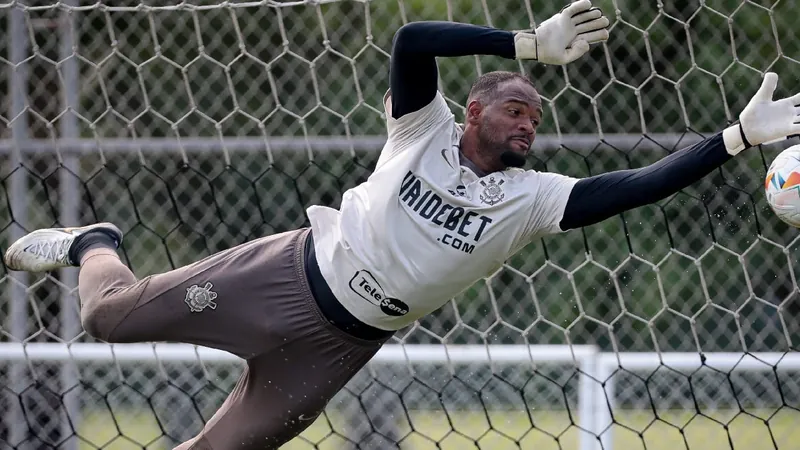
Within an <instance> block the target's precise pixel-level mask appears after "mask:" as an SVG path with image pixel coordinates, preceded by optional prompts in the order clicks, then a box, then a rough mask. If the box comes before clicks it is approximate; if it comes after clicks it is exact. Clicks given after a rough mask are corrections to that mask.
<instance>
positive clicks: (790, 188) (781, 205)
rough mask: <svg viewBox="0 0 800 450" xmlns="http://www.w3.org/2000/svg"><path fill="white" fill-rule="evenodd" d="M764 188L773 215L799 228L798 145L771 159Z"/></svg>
mask: <svg viewBox="0 0 800 450" xmlns="http://www.w3.org/2000/svg"><path fill="white" fill-rule="evenodd" d="M764 189H765V190H766V193H767V203H768V204H769V207H770V208H772V211H774V212H775V215H776V216H778V218H779V219H781V220H782V221H784V222H786V223H788V224H789V225H791V226H793V227H797V228H800V145H793V146H791V147H789V148H787V149H786V150H784V151H782V152H781V153H780V154H779V155H778V156H777V157H776V158H775V160H774V161H772V164H770V166H769V169H768V170H767V178H766V181H765V183H764Z"/></svg>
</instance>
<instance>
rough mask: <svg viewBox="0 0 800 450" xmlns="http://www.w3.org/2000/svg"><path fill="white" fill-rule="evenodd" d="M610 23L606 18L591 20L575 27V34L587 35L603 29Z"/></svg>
mask: <svg viewBox="0 0 800 450" xmlns="http://www.w3.org/2000/svg"><path fill="white" fill-rule="evenodd" d="M609 23H610V22H609V21H608V17H601V18H599V19H596V20H592V21H589V22H584V23H582V24H580V25H577V26H575V32H576V33H578V34H582V33H588V32H590V31H595V30H602V29H605V28H606V27H607V26H608V24H609Z"/></svg>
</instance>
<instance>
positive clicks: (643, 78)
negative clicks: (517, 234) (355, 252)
mask: <svg viewBox="0 0 800 450" xmlns="http://www.w3.org/2000/svg"><path fill="white" fill-rule="evenodd" d="M595 4H596V5H597V6H599V7H601V8H602V9H603V11H604V12H605V13H606V14H607V15H608V16H609V18H610V19H611V20H612V25H611V27H610V31H611V38H610V39H609V41H608V43H607V44H606V45H603V46H596V47H595V48H593V49H592V50H591V52H590V53H589V54H588V55H586V56H585V57H583V58H582V59H580V60H578V61H576V62H575V63H573V64H571V65H569V66H566V67H554V66H544V65H539V64H536V63H530V62H519V61H511V60H505V59H501V58H498V57H488V56H480V57H462V58H441V59H439V71H440V89H441V91H442V92H443V94H444V95H445V97H446V99H447V101H448V103H449V105H450V107H451V108H452V110H453V112H454V114H455V115H456V117H457V118H458V119H459V120H460V119H461V118H463V113H464V103H465V99H466V95H467V92H468V90H469V88H470V85H471V82H472V80H473V79H474V78H475V77H476V76H477V75H479V74H481V73H485V72H487V71H491V70H498V69H503V70H511V71H517V72H524V73H526V74H528V75H529V76H530V77H531V78H532V79H533V80H534V82H535V84H536V86H537V88H538V90H539V92H540V93H541V95H542V98H543V101H544V117H543V122H542V125H541V127H540V128H539V131H538V137H537V139H536V143H535V145H534V151H533V153H532V155H531V156H530V158H529V161H528V166H527V168H529V169H535V170H542V171H554V172H559V173H564V174H567V175H572V176H576V177H583V176H589V175H593V174H597V173H601V172H605V171H611V170H618V169H628V168H635V167H641V166H644V165H647V164H650V163H652V162H655V161H657V160H658V159H660V158H662V157H664V156H666V155H668V154H670V153H671V152H674V151H676V150H678V149H680V148H683V147H685V146H687V145H690V144H692V143H695V142H698V141H699V140H701V139H703V138H706V137H709V136H711V135H713V134H714V133H715V132H716V131H717V130H721V129H722V128H723V127H724V126H726V125H727V124H728V123H730V122H731V121H733V120H735V119H736V117H737V115H738V114H739V112H740V111H741V110H742V108H743V107H744V106H745V104H746V102H747V100H748V99H749V98H750V96H751V95H752V94H753V93H754V92H755V91H756V89H757V88H758V86H759V85H760V82H761V74H763V73H764V72H766V71H767V70H771V71H775V72H777V73H778V74H779V75H780V76H781V82H780V83H779V87H778V92H777V93H776V95H779V96H786V95H788V94H789V93H790V92H792V93H793V92H796V91H797V89H798V86H799V85H798V83H797V80H798V78H797V76H796V75H795V74H796V72H797V70H798V69H800V66H799V65H798V61H799V60H800V46H799V45H798V42H800V41H799V40H798V39H797V36H796V35H795V27H794V18H795V17H796V11H795V9H796V8H795V3H794V2H792V1H780V0H779V1H776V2H770V1H766V0H753V1H740V0H706V1H699V0H678V1H669V2H661V1H660V0H659V1H648V2H638V1H633V0H598V1H596V2H595ZM562 6H563V4H562V2H527V1H521V0H508V1H502V2H500V1H491V2H488V1H478V0H473V1H467V0H459V1H454V0H371V1H363V0H360V1H355V0H353V1H345V0H343V1H335V0H307V1H299V0H298V1H272V0H263V1H258V2H240V1H233V2H227V1H226V2H206V1H193V0H189V1H186V2H177V1H174V0H152V1H151V0H123V1H116V2H88V1H78V0H65V1H61V2H52V1H48V0H43V1H29V0H23V1H14V2H4V3H0V33H1V35H2V36H3V37H4V38H3V39H0V92H2V93H3V95H0V252H1V251H3V250H4V249H5V248H7V246H8V245H9V243H10V242H11V241H13V240H14V239H16V238H17V237H19V236H21V235H22V234H24V233H25V232H27V231H30V230H33V229H36V228H41V227H50V226H58V225H63V226H67V225H75V224H86V223H91V222H96V221H113V222H115V223H116V224H118V225H119V226H120V227H121V228H122V229H123V231H124V232H125V234H126V239H125V243H124V244H123V247H122V251H121V255H122V256H123V258H124V261H125V262H126V263H127V264H129V266H130V267H131V268H132V270H133V271H134V272H135V274H136V275H137V276H139V277H143V276H146V275H149V274H153V273H158V272H162V271H166V270H170V269H172V268H175V267H179V266H182V265H185V264H188V263H190V262H193V261H196V260H197V259H200V258H201V257H204V256H207V255H209V254H211V253H214V252H217V251H220V250H223V249H225V248H228V247H230V246H233V245H236V244H240V243H242V242H245V241H247V240H249V239H252V238H255V237H259V236H263V235H267V234H271V233H276V232H281V231H286V230H290V229H294V228H297V227H301V226H306V225H307V221H306V217H305V214H304V210H305V208H306V207H307V206H309V205H311V204H323V205H331V206H337V205H338V203H339V201H340V199H341V193H342V192H343V191H344V190H346V189H348V188H349V187H352V186H354V185H356V184H358V183H359V182H361V181H362V180H364V179H366V177H367V176H368V175H369V174H370V171H371V170H372V168H373V167H374V165H375V163H376V161H377V158H378V152H379V150H380V148H381V146H382V144H383V142H384V141H385V126H384V121H385V117H384V115H383V108H382V105H381V98H382V96H383V94H384V92H385V91H386V90H387V89H388V87H389V86H388V83H389V81H388V74H389V52H390V49H391V40H392V36H393V34H394V32H395V31H396V30H397V29H398V28H399V27H400V26H401V25H402V24H403V23H407V22H410V21H416V20H450V21H460V22H468V23H474V24H481V25H491V26H494V27H498V28H503V29H509V30H524V29H530V28H531V27H532V26H535V24H536V23H540V22H541V21H543V20H544V19H546V18H547V17H549V16H550V15H552V14H554V13H555V12H557V11H558V10H559V9H560V8H561V7H562ZM789 143H793V142H789ZM789 143H785V144H782V145H783V146H781V145H775V146H770V147H767V148H756V149H751V150H748V151H746V152H744V153H742V154H740V155H739V156H737V157H736V159H735V160H733V161H730V162H729V163H727V164H726V165H725V166H724V167H722V168H721V169H720V170H718V171H715V172H714V173H713V174H712V175H710V176H708V177H707V178H706V179H704V180H702V181H700V182H698V183H696V184H694V185H692V186H690V187H688V188H686V189H684V190H683V191H682V192H680V193H679V194H676V195H674V196H671V197H669V198H667V199H665V200H664V201H661V202H659V203H657V204H654V205H650V206H646V207H642V208H638V209H636V210H633V211H629V212H626V213H624V214H621V215H619V216H617V217H614V218H611V219H608V220H606V221H604V222H602V223H600V224H597V225H594V226H591V227H586V228H583V229H578V230H573V231H570V232H568V233H564V234H561V235H557V236H551V237H547V238H545V239H542V240H539V241H536V242H533V243H532V244H531V245H529V246H528V247H526V248H525V249H523V250H522V251H521V252H520V253H518V254H517V255H515V256H514V257H512V258H510V259H509V260H508V261H507V262H506V264H505V265H504V266H503V267H502V268H501V269H500V270H499V271H497V272H496V273H492V274H488V275H487V277H486V278H485V279H484V280H482V281H481V282H479V283H476V284H475V285H474V286H472V287H471V288H470V289H468V290H467V291H465V292H464V293H463V294H462V295H460V296H459V297H458V298H454V299H452V300H451V301H450V302H448V303H447V304H446V305H445V306H444V307H443V308H442V309H440V310H439V311H437V312H436V313H434V314H432V315H431V316H429V317H426V318H424V319H421V320H419V321H418V322H417V323H415V324H414V325H413V326H409V327H407V328H405V329H403V330H401V331H399V332H398V333H397V334H396V335H395V337H394V338H393V339H392V341H391V342H390V343H389V345H387V347H386V348H384V349H383V350H382V352H381V353H380V354H379V355H378V356H377V357H376V358H375V360H374V361H373V362H372V363H371V364H370V365H369V366H368V367H366V368H365V369H364V370H362V371H361V372H360V373H359V374H358V376H357V377H356V378H355V379H353V380H352V382H351V383H349V384H348V385H347V387H346V388H345V389H344V390H343V391H342V392H341V393H340V394H339V395H338V396H337V397H336V398H335V399H334V400H333V401H332V402H331V403H330V405H329V407H328V409H327V410H326V411H325V413H324V414H323V415H322V416H321V417H320V418H319V419H318V420H317V421H316V422H315V423H314V424H313V425H312V427H311V428H309V429H308V430H307V431H306V432H305V433H303V435H302V436H300V437H298V438H297V439H295V440H294V441H292V442H291V443H289V444H287V445H286V448H287V449H330V450H332V449H351V448H352V449H355V448H361V449H385V448H401V449H433V448H443V449H464V448H481V449H506V448H509V449H511V448H523V449H546V450H550V449H580V450H589V449H592V450H594V449H600V448H603V449H606V450H608V449H615V450H616V449H670V450H672V449H677V448H683V449H687V450H700V449H703V450H716V449H740V448H759V449H762V448H774V449H781V450H785V449H790V448H796V447H797V442H798V441H800V431H799V430H798V428H797V427H796V425H795V424H796V423H797V421H798V420H800V412H798V409H797V408H798V407H800V385H798V379H800V378H798V376H799V375H800V363H799V362H798V359H797V354H796V353H795V348H796V346H797V342H798V339H799V338H800V327H798V322H797V320H796V316H797V314H798V313H800V303H798V292H800V291H799V290H798V285H797V277H798V275H799V274H800V273H799V272H800V264H798V262H797V261H798V259H800V240H798V231H797V230H796V229H792V228H789V227H788V226H786V225H784V224H782V223H781V222H779V221H778V220H777V219H776V217H775V216H774V215H773V214H772V213H771V212H770V211H769V209H768V207H767V205H766V203H765V199H764V194H763V181H762V180H763V178H764V175H765V168H766V166H767V165H768V164H769V162H770V161H771V160H772V158H774V157H775V156H776V155H777V153H778V152H779V151H780V150H781V149H783V148H785V146H786V145H788V144H789ZM78 305H79V302H78V298H77V275H76V272H75V270H63V271H59V272H57V273H50V274H47V275H29V274H21V273H11V272H8V271H7V270H5V268H2V271H0V320H2V323H0V327H1V328H0V417H1V419H0V449H3V450H5V449H25V450H32V449H37V450H38V449H46V448H53V449H78V448H80V449H135V448H139V449H141V448H147V449H164V448H172V447H173V446H175V445H176V444H177V443H179V442H182V441H184V440H186V439H188V438H190V437H192V436H193V435H195V434H196V433H197V432H198V431H199V430H200V429H201V428H202V426H203V424H204V421H206V420H208V419H209V418H210V417H211V415H212V414H213V412H214V411H215V410H216V408H217V407H219V405H220V404H221V402H222V401H223V399H224V398H225V396H226V395H227V393H228V392H229V391H230V389H231V388H232V386H233V384H234V383H235V381H236V379H237V377H238V375H239V374H240V373H241V369H242V361H240V360H237V359H236V358H233V357H231V356H230V355H227V354H224V353H220V352H214V351H210V350H209V349H204V348H197V347H192V346H185V345H180V344H175V343H160V344H158V345H153V344H147V343H145V344H131V345H115V346H111V345H109V344H106V343H103V342H100V341H97V340H94V339H92V338H90V337H89V336H87V335H86V334H85V333H84V332H83V331H82V329H81V327H80V321H79V316H78ZM265 407H268V405H265Z"/></svg>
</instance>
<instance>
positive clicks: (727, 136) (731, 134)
mask: <svg viewBox="0 0 800 450" xmlns="http://www.w3.org/2000/svg"><path fill="white" fill-rule="evenodd" d="M722 140H723V142H725V149H726V150H727V151H728V153H729V154H731V155H734V156H735V155H737V154H739V152H741V151H742V150H744V149H746V148H748V147H752V145H750V142H748V141H747V138H746V137H745V136H744V130H742V125H741V124H736V125H731V126H730V127H728V128H726V129H725V130H723V131H722Z"/></svg>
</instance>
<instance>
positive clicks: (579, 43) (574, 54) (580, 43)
mask: <svg viewBox="0 0 800 450" xmlns="http://www.w3.org/2000/svg"><path fill="white" fill-rule="evenodd" d="M588 51H589V43H588V42H586V41H584V40H583V39H578V40H575V41H573V42H572V46H570V47H569V48H567V49H566V51H565V53H564V56H565V59H566V60H565V61H564V63H565V64H569V63H571V62H573V61H575V60H576V59H578V58H580V57H581V56H583V55H584V54H586V52H588Z"/></svg>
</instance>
